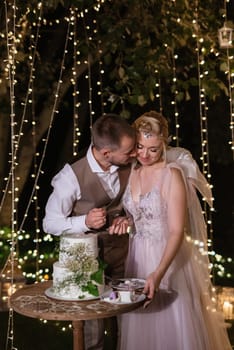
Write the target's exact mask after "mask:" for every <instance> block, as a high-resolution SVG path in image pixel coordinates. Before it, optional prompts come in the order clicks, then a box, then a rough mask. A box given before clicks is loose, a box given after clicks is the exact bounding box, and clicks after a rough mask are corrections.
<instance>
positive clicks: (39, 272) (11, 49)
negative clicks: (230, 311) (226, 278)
mask: <svg viewBox="0 0 234 350" xmlns="http://www.w3.org/2000/svg"><path fill="white" fill-rule="evenodd" d="M226 2H227V1H225V15H224V17H225V19H226V17H227V13H226V11H227V10H226ZM102 3H104V1H97V3H96V4H95V5H94V7H93V8H92V10H95V11H99V10H100V8H101V5H102ZM28 11H30V10H29V9H28ZM33 11H34V13H35V14H36V15H37V21H36V22H35V23H34V24H33V26H34V27H35V28H36V32H35V35H33V36H32V37H31V44H30V48H29V50H30V52H31V54H30V55H29V62H30V71H29V80H28V88H27V91H26V96H25V99H24V102H23V103H22V106H23V112H22V116H21V118H20V125H19V126H18V125H17V127H18V131H17V132H16V124H17V123H16V121H15V84H16V83H17V82H16V78H15V75H16V65H17V62H16V59H15V56H16V53H17V44H19V43H20V41H21V35H20V33H19V34H17V30H16V27H17V25H19V23H20V20H18V22H19V23H16V19H17V6H16V3H15V1H12V2H11V6H10V8H9V4H8V2H7V1H5V17H6V28H5V31H6V35H5V38H6V42H7V59H6V75H7V79H8V80H9V90H10V123H11V160H10V162H11V169H10V172H9V176H8V178H7V182H6V187H5V189H4V191H3V197H2V201H1V203H0V210H1V208H2V207H3V202H4V200H5V197H6V195H7V193H8V192H9V191H10V192H11V198H12V218H11V222H12V227H11V235H10V241H11V243H10V255H9V260H10V262H11V285H12V286H13V284H14V282H13V280H14V262H15V259H16V258H17V259H18V262H19V265H20V266H23V264H25V262H26V261H27V260H28V259H30V258H34V259H35V260H36V272H35V274H33V273H31V272H30V273H28V274H25V277H26V278H31V279H35V280H36V281H43V280H45V279H48V278H49V269H47V268H45V269H41V268H40V264H41V263H42V261H43V260H44V259H45V256H44V255H43V254H40V252H39V250H40V243H41V242H42V239H41V238H40V235H39V234H40V228H39V219H38V211H39V208H38V204H37V200H38V191H39V187H38V182H39V178H40V176H41V175H43V174H44V171H43V170H42V169H43V161H44V158H45V155H46V151H47V147H48V142H49V138H50V134H51V130H52V127H53V123H54V119H55V117H56V115H57V114H58V113H59V111H58V106H59V97H60V89H61V85H62V83H63V75H64V71H65V68H66V64H65V62H66V55H67V54H68V43H69V42H71V41H73V68H72V78H71V84H72V86H73V155H77V154H78V149H79V139H80V135H81V134H80V129H79V107H80V106H81V102H80V101H79V95H80V92H79V89H78V68H79V66H80V64H81V58H80V51H79V33H78V32H77V27H78V26H77V22H78V21H82V22H83V28H84V30H85V33H86V43H87V47H89V46H92V42H93V41H94V40H95V36H96V34H97V26H98V23H97V22H96V20H95V19H94V20H93V22H92V26H89V25H88V24H87V23H86V16H88V14H89V9H85V10H84V11H82V12H80V11H78V9H75V8H71V9H70V15H69V16H68V17H66V18H64V21H66V23H67V33H66V38H65V43H64V51H63V57H62V59H61V68H60V73H59V77H58V81H57V85H56V89H55V93H54V103H53V107H52V111H51V115H50V118H49V128H48V132H47V134H46V136H45V137H44V140H43V141H44V146H43V150H42V151H41V154H40V161H39V162H38V157H39V155H38V154H35V158H34V167H33V174H32V178H33V179H34V185H33V189H32V192H31V195H30V198H29V201H28V204H27V206H26V210H25V213H24V217H23V220H22V222H21V223H18V221H17V205H18V196H17V181H16V178H15V169H16V167H17V157H18V150H19V146H20V142H21V138H22V137H23V127H24V124H25V123H27V122H28V121H27V119H26V111H27V108H28V105H31V108H32V126H33V128H32V133H33V142H34V143H33V147H34V149H36V138H35V136H36V132H37V121H36V118H35V111H34V94H35V91H34V79H35V74H36V72H35V61H36V49H37V45H38V39H39V36H40V30H41V26H42V25H46V26H48V25H49V26H50V25H51V26H53V25H54V24H55V23H57V24H58V23H59V21H60V20H57V19H56V20H54V21H48V20H46V19H45V18H43V17H42V13H43V12H42V11H43V6H42V3H38V6H37V9H34V10H33ZM198 22H199V15H198V3H197V7H196V11H195V18H194V23H193V24H194V28H195V32H194V38H195V39H196V45H197V46H196V55H197V70H198V82H199V86H198V89H199V117H200V130H201V149H202V151H201V153H202V156H201V161H202V171H203V173H204V174H205V176H206V177H207V179H208V180H209V181H210V180H211V174H210V164H209V139H208V121H207V114H208V106H207V101H206V91H205V88H204V85H203V78H204V75H208V74H209V72H208V71H206V70H205V68H204V67H205V55H203V47H202V43H203V38H202V35H201V33H200V31H199V23H198ZM21 23H22V22H21ZM10 25H11V28H10ZM1 36H2V34H1ZM101 47H102V43H101V42H99V43H98V64H99V79H98V80H97V82H96V84H97V94H98V95H99V96H100V98H101V108H102V111H104V110H105V107H106V102H105V100H104V98H103V80H102V77H103V74H104V73H105V71H104V65H103V61H102V54H103V51H102V48H101ZM165 49H167V48H165ZM226 54H227V71H226V75H227V80H228V88H229V105H230V129H231V141H230V144H231V147H232V150H234V148H233V118H234V105H233V99H232V96H233V89H234V74H232V73H231V65H232V61H233V56H231V55H230V52H229V49H228V48H227V50H226ZM177 59H178V56H177V55H176V54H175V53H174V51H172V52H171V61H172V85H173V94H174V96H173V98H172V100H171V105H173V108H174V120H175V135H173V140H175V142H176V145H177V146H179V128H180V124H179V111H178V103H177V95H178V90H177V67H176V61H177ZM85 64H86V65H87V74H86V75H85V78H86V79H87V81H88V106H89V116H90V121H89V122H90V128H91V127H92V123H93V117H94V114H95V112H94V109H93V99H94V96H93V84H94V83H93V81H92V58H91V53H90V51H89V50H88V54H87V57H86V59H85ZM155 76H156V83H155V102H156V103H157V104H158V106H159V111H160V112H162V110H163V102H162V86H161V78H160V71H159V69H155ZM122 106H123V108H124V100H122ZM10 185H11V189H10V190H9V187H10ZM211 187H212V186H211ZM32 203H34V205H35V231H36V237H35V238H34V242H35V249H34V250H29V251H28V253H27V254H26V255H25V256H23V257H19V256H18V253H17V249H18V248H17V244H18V241H19V240H30V239H31V237H30V235H29V234H28V233H25V232H24V224H25V220H26V219H27V217H28V212H29V209H30V206H31V204H32ZM204 210H205V215H206V217H207V223H208V225H209V242H208V243H209V244H210V247H212V239H213V227H212V215H211V214H212V211H213V210H214V209H213V208H211V209H209V208H207V207H205V208H204ZM1 233H2V231H1V232H0V234H1ZM8 238H9V237H8ZM43 241H44V242H46V241H47V242H52V241H53V239H52V238H51V236H50V235H44V237H43ZM211 254H214V252H212V249H211ZM50 257H53V252H51V256H50ZM217 259H219V261H220V266H219V268H220V275H222V274H224V273H225V271H224V270H223V269H222V262H223V260H222V259H223V258H222V257H218V258H217ZM228 259H230V258H228ZM5 266H6V265H5ZM2 273H4V268H3V270H2ZM12 292H13V289H12ZM11 294H12V293H10V295H11ZM43 322H45V323H46V322H47V321H46V320H44V321H43ZM68 328H69V329H70V328H71V325H70V324H69V325H68ZM62 330H63V331H64V330H66V327H63V329H62ZM7 340H8V342H10V343H11V349H12V350H16V347H15V346H14V319H13V310H12V309H10V310H9V321H8V333H7Z"/></svg>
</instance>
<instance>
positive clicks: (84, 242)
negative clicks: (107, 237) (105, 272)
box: [59, 233, 98, 265]
mask: <svg viewBox="0 0 234 350" xmlns="http://www.w3.org/2000/svg"><path fill="white" fill-rule="evenodd" d="M80 250H82V253H83V252H84V251H85V254H87V255H89V256H92V257H93V258H97V256H98V243H97V235H96V234H93V233H88V234H84V233H81V234H73V233H71V234H64V235H62V236H61V239H60V247H59V262H60V263H61V264H62V265H64V264H67V262H68V260H74V259H77V257H79V256H80V255H81V254H80Z"/></svg>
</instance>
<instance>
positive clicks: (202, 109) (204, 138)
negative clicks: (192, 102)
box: [194, 2, 214, 250]
mask: <svg viewBox="0 0 234 350" xmlns="http://www.w3.org/2000/svg"><path fill="white" fill-rule="evenodd" d="M194 27H195V36H196V53H197V70H198V95H199V116H200V136H201V153H202V155H201V157H200V159H201V161H202V172H203V174H204V175H205V176H206V178H207V180H208V182H209V183H210V180H211V174H210V161H209V140H208V122H207V111H208V106H207V102H206V91H205V88H204V87H203V79H204V76H205V75H207V74H208V72H207V71H205V69H204V65H205V57H204V55H203V48H202V44H203V38H202V37H201V36H200V32H199V31H200V27H199V23H198V3H197V2H196V10H195V19H194ZM210 187H211V188H212V186H211V185H210ZM213 211H214V208H210V207H209V206H208V204H207V202H206V200H205V198H203V214H204V217H205V219H206V223H207V225H208V227H207V234H208V242H207V243H208V247H209V250H212V246H213V222H212V212H213Z"/></svg>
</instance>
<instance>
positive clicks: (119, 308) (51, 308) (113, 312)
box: [10, 281, 144, 350]
mask: <svg viewBox="0 0 234 350" xmlns="http://www.w3.org/2000/svg"><path fill="white" fill-rule="evenodd" d="M51 285H52V281H48V282H41V283H35V284H31V285H27V286H25V287H23V288H21V289H19V290H17V291H16V292H15V293H14V294H13V295H12V296H11V297H10V306H11V308H12V309H13V310H14V311H16V312H17V313H19V314H21V315H24V316H28V317H32V318H40V319H45V320H59V321H71V322H72V326H73V350H84V348H85V347H84V321H85V320H91V319H97V318H106V317H112V316H117V315H120V314H122V313H126V312H129V311H132V310H135V309H136V308H138V307H140V306H141V305H143V303H144V300H141V301H139V302H134V303H130V304H112V303H108V302H105V301H103V300H100V299H96V300H86V301H84V300H82V301H63V300H56V299H52V298H49V297H47V296H46V295H45V290H46V289H48V288H49V287H51Z"/></svg>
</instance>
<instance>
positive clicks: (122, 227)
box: [108, 216, 129, 235]
mask: <svg viewBox="0 0 234 350" xmlns="http://www.w3.org/2000/svg"><path fill="white" fill-rule="evenodd" d="M128 228H129V221H128V219H127V217H126V216H118V217H117V218H115V219H114V220H113V222H112V225H111V226H110V227H109V229H108V231H109V234H110V235H113V234H117V235H122V234H125V233H128Z"/></svg>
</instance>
